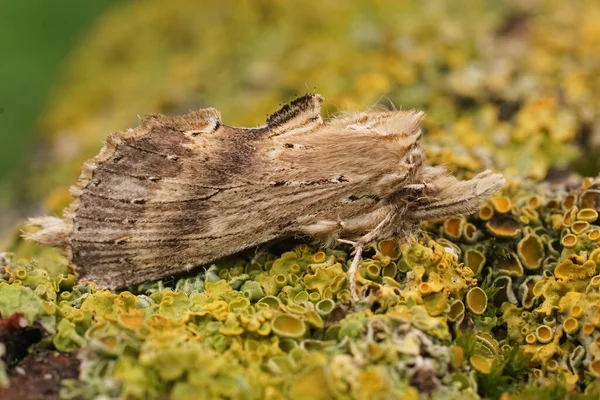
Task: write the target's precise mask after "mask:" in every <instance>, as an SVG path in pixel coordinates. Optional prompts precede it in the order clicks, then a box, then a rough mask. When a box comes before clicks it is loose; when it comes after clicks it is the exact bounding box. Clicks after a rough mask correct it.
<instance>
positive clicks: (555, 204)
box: [546, 199, 561, 211]
mask: <svg viewBox="0 0 600 400" xmlns="http://www.w3.org/2000/svg"><path fill="white" fill-rule="evenodd" d="M560 207H561V204H560V202H559V201H558V200H556V199H552V200H548V202H547V203H546V208H548V209H549V210H552V211H558V210H559V209H560Z"/></svg>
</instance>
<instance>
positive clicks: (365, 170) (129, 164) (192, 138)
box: [26, 94, 504, 300]
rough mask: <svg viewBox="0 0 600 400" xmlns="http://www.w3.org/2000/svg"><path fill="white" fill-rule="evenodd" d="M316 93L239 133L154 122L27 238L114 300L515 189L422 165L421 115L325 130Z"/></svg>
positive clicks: (90, 169) (188, 120)
mask: <svg viewBox="0 0 600 400" xmlns="http://www.w3.org/2000/svg"><path fill="white" fill-rule="evenodd" d="M322 102H323V98H322V97H321V96H320V95H318V94H309V95H306V96H303V97H300V98H298V99H296V100H294V101H292V102H291V103H290V104H287V105H285V106H283V107H282V108H281V109H280V110H279V111H277V112H276V113H274V114H273V115H271V116H269V117H268V118H267V123H266V125H264V126H260V127H256V128H235V127H230V126H227V125H223V124H222V123H221V115H220V114H219V112H218V111H217V110H215V109H212V108H209V109H202V110H198V111H194V112H192V113H189V114H187V115H184V116H180V117H166V116H163V115H160V114H153V115H150V116H148V117H146V118H145V119H144V121H143V123H142V125H141V126H140V127H138V128H136V129H129V130H127V131H125V132H122V133H117V134H114V135H111V136H109V138H108V139H107V141H106V143H105V146H104V148H103V149H102V150H101V151H100V153H99V154H98V156H96V157H95V158H93V159H91V160H89V161H88V162H86V163H85V164H84V167H83V171H82V174H81V176H80V178H79V182H78V183H77V184H76V185H75V186H74V187H73V188H72V190H71V193H72V196H73V199H74V201H73V203H72V204H71V205H70V206H69V207H68V208H67V209H65V212H64V218H63V219H62V220H61V219H58V218H53V217H43V218H35V219H32V220H31V221H30V222H31V224H33V225H39V226H40V227H41V229H40V230H39V231H37V232H35V233H28V234H26V238H27V239H30V240H33V241H36V242H38V243H40V244H42V245H47V246H60V247H62V248H64V250H65V252H66V254H67V256H68V258H69V260H70V262H71V263H72V264H73V266H74V267H75V271H76V273H77V275H78V278H79V279H81V280H92V281H95V282H96V284H97V286H98V287H101V288H110V289H117V288H122V287H126V286H129V285H132V284H137V283H141V282H144V281H148V280H153V279H160V278H162V277H165V276H168V275H173V274H176V273H180V272H186V271H188V270H189V269H190V266H191V265H193V266H202V265H206V264H208V263H210V262H212V261H214V260H216V259H218V258H221V257H224V256H227V255H230V254H233V253H237V252H239V251H242V250H244V249H248V248H250V247H253V246H257V245H260V244H263V243H267V242H271V241H274V240H277V239H283V238H286V237H291V236H295V235H308V236H310V237H312V238H313V239H314V240H318V241H320V242H321V243H324V244H327V245H334V244H335V243H336V242H337V241H339V242H343V243H350V244H352V245H353V246H354V247H355V256H354V259H353V262H352V265H351V267H350V270H349V274H350V283H351V293H352V296H353V299H355V300H356V299H357V298H358V293H357V290H356V270H357V267H358V264H359V261H360V257H361V254H362V251H363V249H364V248H365V246H366V245H367V244H368V243H369V242H372V241H375V240H380V239H385V238H390V237H394V236H398V235H400V234H401V231H402V226H403V225H404V224H406V223H410V222H414V221H418V220H427V219H438V218H443V217H448V216H452V215H457V214H466V213H471V212H474V211H475V210H476V209H477V207H478V204H479V201H480V200H481V199H484V198H487V197H489V196H490V195H491V194H493V193H494V192H496V191H497V190H499V189H500V188H501V186H502V185H503V184H504V179H503V177H502V176H501V175H499V174H492V173H490V172H489V171H485V172H482V173H480V174H479V175H477V176H476V177H475V178H473V179H471V180H468V181H459V180H457V179H456V178H455V177H454V176H452V175H450V174H448V173H447V172H446V170H445V169H444V168H443V167H431V166H426V165H425V164H424V161H425V156H424V152H423V150H422V148H421V146H420V138H421V129H420V123H421V120H422V118H423V113H422V112H419V111H389V112H362V113H354V114H348V115H344V116H341V117H337V118H332V119H329V120H327V121H323V120H322V119H321V115H320V107H321V103H322Z"/></svg>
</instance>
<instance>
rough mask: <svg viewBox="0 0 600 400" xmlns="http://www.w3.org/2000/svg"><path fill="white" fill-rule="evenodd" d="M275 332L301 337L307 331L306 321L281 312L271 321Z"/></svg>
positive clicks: (286, 335)
mask: <svg viewBox="0 0 600 400" xmlns="http://www.w3.org/2000/svg"><path fill="white" fill-rule="evenodd" d="M271 328H272V329H273V332H275V334H277V335H278V336H280V337H284V338H299V337H302V336H303V335H304V333H305V332H306V326H305V325H304V322H303V321H302V320H300V319H299V318H297V317H296V316H294V315H291V314H279V315H278V316H276V317H275V318H274V319H273V320H272V321H271Z"/></svg>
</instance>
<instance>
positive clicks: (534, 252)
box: [517, 235, 545, 270]
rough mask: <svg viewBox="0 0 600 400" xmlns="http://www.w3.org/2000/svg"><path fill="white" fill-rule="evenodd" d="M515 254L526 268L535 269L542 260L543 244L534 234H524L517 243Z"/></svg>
mask: <svg viewBox="0 0 600 400" xmlns="http://www.w3.org/2000/svg"><path fill="white" fill-rule="evenodd" d="M517 254H518V255H519V258H520V259H521V261H522V263H523V267H525V268H526V269H528V270H536V269H538V268H539V267H540V266H541V265H542V261H543V260H544V255H545V254H544V244H543V243H542V241H541V240H540V238H539V237H537V236H535V235H527V236H525V237H524V238H523V239H522V240H521V241H520V242H519V244H518V245H517Z"/></svg>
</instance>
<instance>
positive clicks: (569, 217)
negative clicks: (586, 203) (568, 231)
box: [562, 207, 578, 228]
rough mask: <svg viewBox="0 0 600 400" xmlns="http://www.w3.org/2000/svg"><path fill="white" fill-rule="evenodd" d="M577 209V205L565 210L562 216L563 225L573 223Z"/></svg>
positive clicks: (568, 225)
mask: <svg viewBox="0 0 600 400" xmlns="http://www.w3.org/2000/svg"><path fill="white" fill-rule="evenodd" d="M577 211H578V209H577V207H571V209H570V210H567V211H565V213H564V214H563V217H562V225H563V227H565V228H568V227H570V226H571V225H573V222H575V221H576V219H577Z"/></svg>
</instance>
